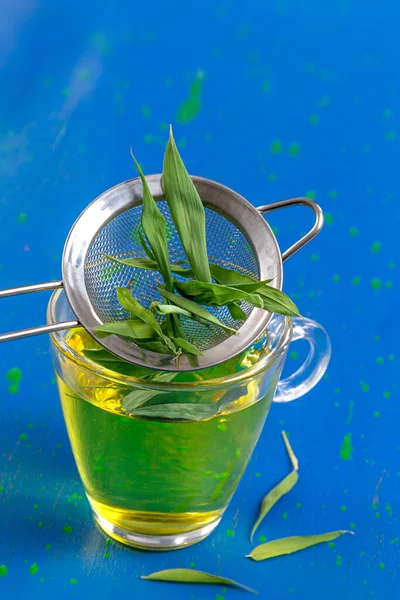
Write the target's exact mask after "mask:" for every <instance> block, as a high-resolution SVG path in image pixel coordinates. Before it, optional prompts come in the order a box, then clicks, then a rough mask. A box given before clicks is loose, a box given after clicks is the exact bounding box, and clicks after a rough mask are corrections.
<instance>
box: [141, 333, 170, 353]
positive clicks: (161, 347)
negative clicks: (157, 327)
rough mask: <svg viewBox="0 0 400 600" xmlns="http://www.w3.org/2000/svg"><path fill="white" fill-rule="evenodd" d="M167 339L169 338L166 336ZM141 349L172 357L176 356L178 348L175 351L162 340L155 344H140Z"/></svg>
mask: <svg viewBox="0 0 400 600" xmlns="http://www.w3.org/2000/svg"><path fill="white" fill-rule="evenodd" d="M165 337H167V336H165ZM169 339H170V338H169ZM140 347H141V348H143V349H144V350H150V351H151V352H158V353H159V354H172V355H176V348H175V350H172V349H171V348H170V347H169V346H167V344H166V343H165V342H164V341H162V340H159V341H154V342H153V341H152V342H145V343H143V344H140Z"/></svg>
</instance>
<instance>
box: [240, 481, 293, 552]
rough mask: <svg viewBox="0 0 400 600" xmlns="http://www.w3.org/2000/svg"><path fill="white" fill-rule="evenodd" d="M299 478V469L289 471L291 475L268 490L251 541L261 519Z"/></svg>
mask: <svg viewBox="0 0 400 600" xmlns="http://www.w3.org/2000/svg"><path fill="white" fill-rule="evenodd" d="M298 478H299V476H298V474H297V471H292V472H291V473H289V475H287V476H286V477H285V478H284V479H282V481H281V482H279V483H278V485H276V486H275V487H274V488H273V489H272V490H271V491H270V492H268V494H267V495H266V496H264V498H263V500H262V502H261V507H260V514H259V516H258V519H257V521H256V522H255V523H254V527H253V529H252V531H251V536H250V540H251V541H253V537H254V534H255V532H256V531H257V529H258V526H259V525H260V523H261V521H263V519H264V517H265V516H266V515H267V513H268V512H269V511H270V510H271V508H272V507H273V506H274V504H276V503H277V502H278V500H280V498H282V496H284V495H285V494H287V493H288V492H290V490H291V489H292V488H293V486H294V485H295V484H296V483H297V480H298Z"/></svg>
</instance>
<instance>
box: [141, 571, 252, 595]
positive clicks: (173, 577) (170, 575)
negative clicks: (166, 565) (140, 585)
mask: <svg viewBox="0 0 400 600" xmlns="http://www.w3.org/2000/svg"><path fill="white" fill-rule="evenodd" d="M141 578H142V579H147V580H150V581H170V582H175V583H209V584H213V585H228V586H230V587H236V588H240V589H241V590H245V591H246V592H251V593H252V594H258V592H256V591H255V590H253V589H251V588H249V587H247V585H243V584H242V583H238V582H237V581H234V580H233V579H228V578H227V577H219V576H218V575H212V574H211V573H205V572H204V571H197V570H195V569H166V570H165V571H157V572H156V573H151V574H150V575H142V577H141Z"/></svg>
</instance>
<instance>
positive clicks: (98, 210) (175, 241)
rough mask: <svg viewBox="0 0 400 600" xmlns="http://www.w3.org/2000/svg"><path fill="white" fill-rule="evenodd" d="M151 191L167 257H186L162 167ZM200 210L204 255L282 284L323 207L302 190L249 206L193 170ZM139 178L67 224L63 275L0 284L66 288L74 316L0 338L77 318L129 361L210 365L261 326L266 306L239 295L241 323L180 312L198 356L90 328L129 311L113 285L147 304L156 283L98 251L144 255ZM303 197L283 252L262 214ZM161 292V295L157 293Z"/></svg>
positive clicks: (155, 276) (151, 275)
mask: <svg viewBox="0 0 400 600" xmlns="http://www.w3.org/2000/svg"><path fill="white" fill-rule="evenodd" d="M146 179H147V182H148V184H149V187H150V191H151V193H152V195H153V197H154V198H155V199H156V200H157V205H158V206H159V208H160V210H161V212H162V213H163V215H164V217H165V218H166V220H167V232H168V238H169V242H168V243H169V252H170V260H171V263H177V262H178V261H182V260H185V259H186V256H185V253H184V250H183V247H182V244H181V242H180V239H179V236H178V233H177V231H176V229H175V226H174V224H173V222H172V219H171V216H170V214H169V210H168V205H167V202H166V201H165V200H164V199H163V188H162V181H161V175H151V176H148V177H146ZM192 180H193V182H194V184H195V186H196V188H197V191H198V193H199V195H200V198H201V199H202V202H203V204H204V207H205V212H206V229H207V246H208V256H209V260H210V262H213V263H216V264H219V265H220V266H222V267H226V268H231V269H235V270H237V271H239V272H241V273H243V274H246V275H249V276H251V277H253V278H255V279H259V280H260V281H261V280H265V279H272V278H273V281H272V282H271V285H273V286H274V287H276V288H279V289H281V288H282V262H284V261H285V260H287V259H288V258H289V257H290V256H292V254H294V253H295V252H296V251H297V250H299V249H300V248H301V247H302V246H304V245H305V244H306V243H307V242H309V241H310V240H311V239H312V238H313V237H314V236H315V235H317V233H318V232H319V231H320V230H321V228H322V225H323V213H322V210H321V208H320V207H319V206H318V205H317V204H316V203H315V202H313V201H312V200H310V199H308V198H293V199H290V200H283V201H282V202H276V203H274V204H270V205H266V206H261V207H259V208H254V207H253V206H252V205H251V204H250V203H249V202H248V201H247V200H245V199H244V198H243V197H242V196H240V195H239V194H237V193H236V192H234V191H233V190H231V189H229V188H227V187H225V186H223V185H221V184H219V183H216V182H215V181H211V180H209V179H203V178H201V177H192ZM142 198H143V196H142V184H141V181H140V178H136V179H131V180H129V181H125V182H124V183H121V184H119V185H117V186H115V187H113V188H111V189H109V190H107V191H106V192H104V193H103V194H101V195H100V196H99V197H98V198H96V200H94V201H93V202H92V203H91V204H89V206H88V207H87V208H85V210H84V211H83V212H82V214H81V215H80V216H79V217H78V219H77V220H76V222H75V224H74V225H73V227H72V229H71V231H70V233H69V235H68V238H67V241H66V243H65V247H64V252H63V257H62V281H55V282H49V283H39V284H36V285H29V286H23V287H18V288H11V289H6V290H3V291H0V298H2V297H6V296H13V295H19V294H26V293H30V292H36V291H41V290H55V289H58V288H64V290H65V293H66V296H67V298H68V301H69V303H70V305H71V308H72V311H73V313H74V314H75V316H76V321H65V322H62V323H56V324H52V325H45V326H42V327H35V328H32V329H25V330H22V331H16V332H13V333H6V334H3V335H0V342H5V341H8V340H13V339H19V338H23V337H27V336H31V335H37V334H40V333H51V332H54V331H60V330H64V329H70V328H72V327H76V326H78V325H82V326H83V327H84V328H85V329H86V330H87V331H88V332H89V333H90V334H91V335H92V336H93V337H94V338H95V339H96V340H97V341H98V342H99V343H100V344H101V345H102V346H104V347H105V348H106V349H107V350H109V351H110V352H112V353H113V354H115V355H117V356H118V357H120V358H122V359H125V360H127V361H129V362H131V363H133V364H136V365H141V366H147V367H149V368H153V369H163V370H168V371H181V370H182V371H189V370H193V369H199V368H200V369H201V368H206V367H211V366H214V365H216V364H219V363H222V362H224V361H226V360H228V359H229V358H232V357H233V356H236V355H238V354H239V353H241V352H242V351H243V350H245V349H246V348H248V347H249V346H250V345H251V344H252V343H253V342H254V341H255V340H256V339H257V338H258V337H259V336H260V335H261V334H262V333H263V331H264V330H265V328H266V326H267V324H268V321H269V320H270V318H271V313H268V312H266V311H265V310H263V309H260V308H253V306H251V305H248V304H247V305H246V303H242V309H243V310H244V312H245V313H246V315H247V319H246V321H245V322H244V323H242V322H240V321H234V320H233V319H232V317H231V315H230V313H229V311H228V309H227V308H226V307H222V308H220V309H217V308H215V309H213V308H211V309H210V308H209V307H208V308H209V310H210V311H211V312H213V313H214V314H215V315H216V316H218V318H219V319H220V320H221V321H222V322H223V323H224V324H225V325H228V326H229V327H232V328H234V329H235V330H237V333H236V334H229V333H226V332H225V331H224V330H222V329H221V328H220V327H214V326H212V327H205V326H204V325H202V324H200V323H198V322H196V321H192V320H191V319H186V318H185V317H183V319H182V325H183V327H184V330H185V333H186V334H187V337H188V339H189V340H192V341H193V342H195V343H196V345H197V346H198V348H199V349H200V350H201V351H202V352H203V355H202V356H199V357H198V364H196V365H193V364H191V362H190V361H189V360H188V358H187V357H186V356H181V357H179V359H178V360H174V359H173V357H170V356H168V355H165V354H158V353H156V352H150V351H147V350H146V351H144V350H143V349H142V348H140V347H139V346H138V345H136V344H135V343H134V342H133V341H132V340H128V339H125V338H121V337H119V336H116V335H110V336H108V337H101V338H100V337H98V336H97V335H96V332H95V331H94V328H95V327H96V326H97V325H100V324H102V323H106V322H111V321H121V320H125V319H127V318H128V314H127V313H126V312H125V311H124V309H123V308H122V307H121V306H120V304H119V302H118V300H117V296H116V292H115V288H116V286H119V287H128V288H129V289H131V290H132V294H133V296H134V297H135V298H136V299H137V300H138V301H139V302H140V303H141V304H142V305H144V306H146V307H148V306H149V305H150V303H151V302H152V301H154V300H155V299H156V296H157V292H156V288H157V287H159V285H160V284H161V283H162V281H161V276H160V274H159V273H158V272H155V271H144V270H139V269H132V268H131V267H126V266H124V265H120V264H116V263H115V262H113V261H110V260H109V259H107V258H106V257H104V254H108V255H111V256H114V257H116V258H119V259H125V258H132V257H142V256H144V252H143V249H142V247H141V245H140V239H139V236H138V231H139V227H140V219H141V213H142ZM296 204H297V205H306V206H308V207H310V208H311V209H312V210H313V211H314V214H315V223H314V226H313V227H312V229H311V230H310V231H309V232H308V233H307V234H306V235H305V236H304V237H302V238H301V239H300V240H298V241H297V242H296V243H295V244H294V245H293V246H291V247H290V248H289V249H288V250H286V251H285V252H284V253H283V254H282V255H281V252H280V250H279V246H278V243H277V241H276V238H275V236H274V234H273V233H272V230H271V228H270V226H269V225H268V223H267V222H266V221H265V219H264V218H263V216H262V215H263V214H265V213H268V212H271V211H274V210H277V209H279V208H283V207H286V206H292V205H296ZM159 299H160V300H161V297H160V298H159Z"/></svg>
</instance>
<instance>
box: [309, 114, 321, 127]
mask: <svg viewBox="0 0 400 600" xmlns="http://www.w3.org/2000/svg"><path fill="white" fill-rule="evenodd" d="M318 123H319V115H311V117H310V125H318Z"/></svg>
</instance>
